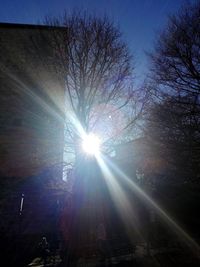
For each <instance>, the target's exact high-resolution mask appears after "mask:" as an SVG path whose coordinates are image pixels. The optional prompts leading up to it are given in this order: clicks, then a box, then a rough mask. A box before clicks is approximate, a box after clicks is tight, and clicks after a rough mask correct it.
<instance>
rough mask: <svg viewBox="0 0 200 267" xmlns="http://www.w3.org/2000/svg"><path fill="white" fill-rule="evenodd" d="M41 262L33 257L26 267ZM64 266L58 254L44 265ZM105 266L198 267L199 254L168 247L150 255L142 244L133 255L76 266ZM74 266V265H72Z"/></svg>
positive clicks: (90, 260)
mask: <svg viewBox="0 0 200 267" xmlns="http://www.w3.org/2000/svg"><path fill="white" fill-rule="evenodd" d="M42 266H43V264H42V262H41V260H40V258H36V259H34V261H33V262H31V263H30V264H29V265H28V267H42ZM53 266H54V267H56V266H57V267H65V266H63V265H62V263H61V260H60V258H59V256H57V257H56V259H55V263H53V260H52V259H50V260H49V261H48V263H47V265H46V267H53ZM94 266H95V267H105V266H116V267H121V266H122V267H129V266H134V267H179V266H180V267H198V266H200V255H199V257H197V256H194V255H192V253H191V252H188V251H186V250H184V249H180V248H179V249H178V248H171V249H170V248H168V249H157V250H153V249H151V250H150V255H147V253H146V249H145V246H144V245H143V244H141V245H138V246H137V247H136V251H135V253H134V255H124V256H119V257H115V258H114V257H113V258H111V259H110V260H108V259H107V260H106V261H105V262H104V263H101V262H100V261H99V259H98V258H97V257H94V258H91V259H87V260H85V259H79V261H78V262H77V264H76V267H94ZM66 267H67V266H66ZM73 267H75V265H73Z"/></svg>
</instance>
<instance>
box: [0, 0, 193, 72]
mask: <svg viewBox="0 0 200 267" xmlns="http://www.w3.org/2000/svg"><path fill="white" fill-rule="evenodd" d="M185 2H187V0H7V1H4V0H0V4H1V5H0V6H1V8H0V22H12V23H28V24H37V23H38V22H42V21H43V18H44V16H45V15H56V16H57V15H61V14H62V13H63V10H64V9H66V10H68V11H70V10H73V9H76V8H79V9H83V10H87V11H88V12H91V13H94V12H95V14H96V15H103V14H107V15H108V16H109V17H110V18H111V19H112V20H113V21H114V22H115V24H117V25H119V27H120V29H121V31H122V33H123V38H124V40H125V41H126V42H127V43H128V46H129V48H130V50H131V53H132V54H133V56H134V58H135V66H136V74H137V76H142V75H143V73H144V72H145V71H146V70H147V58H146V56H145V53H144V51H149V50H151V49H152V47H153V42H154V39H155V36H156V33H157V32H159V31H160V30H161V29H163V28H164V25H165V24H166V21H167V16H168V15H169V14H172V13H175V12H177V10H178V9H179V8H180V6H181V5H182V4H183V3H185ZM192 2H194V1H192Z"/></svg>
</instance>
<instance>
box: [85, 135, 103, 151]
mask: <svg viewBox="0 0 200 267" xmlns="http://www.w3.org/2000/svg"><path fill="white" fill-rule="evenodd" d="M82 148H83V151H84V152H85V153H87V154H89V155H96V154H98V153H99V150H100V139H99V137H98V136H96V135H95V134H92V133H91V134H88V135H86V136H85V137H84V138H83V143H82Z"/></svg>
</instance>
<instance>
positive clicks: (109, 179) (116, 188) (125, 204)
mask: <svg viewBox="0 0 200 267" xmlns="http://www.w3.org/2000/svg"><path fill="white" fill-rule="evenodd" d="M96 159H97V162H98V164H99V166H100V169H101V171H102V174H103V177H104V179H105V182H106V184H107V186H108V190H109V192H110V194H111V196H112V199H113V201H114V204H115V206H116V208H117V211H118V213H119V215H120V217H121V219H122V221H123V223H124V225H125V230H126V231H127V233H128V236H129V237H130V241H134V237H135V234H136V235H138V236H140V238H142V237H141V235H140V233H139V231H138V229H139V228H138V223H137V219H136V216H134V214H135V213H134V210H133V206H132V205H131V204H130V202H129V200H128V199H127V197H126V194H125V192H124V191H123V189H122V188H121V186H120V184H119V183H118V182H117V180H116V178H115V177H114V175H113V174H112V172H111V171H110V169H109V168H108V167H107V165H106V164H105V162H104V161H103V159H102V157H101V155H100V154H99V155H98V156H97V157H96Z"/></svg>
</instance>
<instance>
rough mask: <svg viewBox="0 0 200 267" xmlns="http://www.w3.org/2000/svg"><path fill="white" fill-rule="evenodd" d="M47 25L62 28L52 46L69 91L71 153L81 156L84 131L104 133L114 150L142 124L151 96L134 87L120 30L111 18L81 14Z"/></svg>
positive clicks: (105, 142) (106, 144) (68, 147)
mask: <svg viewBox="0 0 200 267" xmlns="http://www.w3.org/2000/svg"><path fill="white" fill-rule="evenodd" d="M46 24H48V25H53V26H60V27H62V30H61V31H59V32H58V31H57V30H55V32H54V34H53V37H52V39H51V44H52V46H53V49H54V52H55V56H56V62H57V64H55V65H56V68H57V72H58V73H60V74H61V77H62V79H63V83H64V89H65V97H66V99H65V100H66V127H65V142H66V152H67V153H68V152H70V153H75V154H76V155H77V153H78V151H79V145H80V144H79V143H80V139H81V132H82V131H84V132H86V133H88V132H93V133H96V134H98V135H99V136H100V137H101V139H102V141H103V145H104V148H107V151H108V150H109V151H110V150H111V144H113V143H116V142H121V141H122V140H123V139H124V138H125V136H126V137H127V131H128V130H129V129H130V127H132V126H133V125H135V124H136V121H137V120H138V119H139V117H140V115H141V113H142V110H143V107H144V104H145V99H146V97H147V95H146V93H144V91H141V90H140V89H135V88H134V86H133V70H134V68H133V66H132V63H131V62H132V61H131V56H130V54H129V50H128V47H127V45H126V44H125V43H124V42H123V41H122V39H121V33H120V31H119V30H118V28H116V27H115V26H114V25H113V24H112V23H111V22H110V21H109V20H108V18H106V17H104V18H97V17H94V16H88V15H86V14H79V13H73V14H72V15H70V16H68V15H67V14H65V15H64V16H63V17H62V18H59V19H56V18H49V19H47V20H46ZM125 133H126V134H125ZM129 137H130V135H129ZM77 146H78V147H77ZM108 147H109V149H108Z"/></svg>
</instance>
